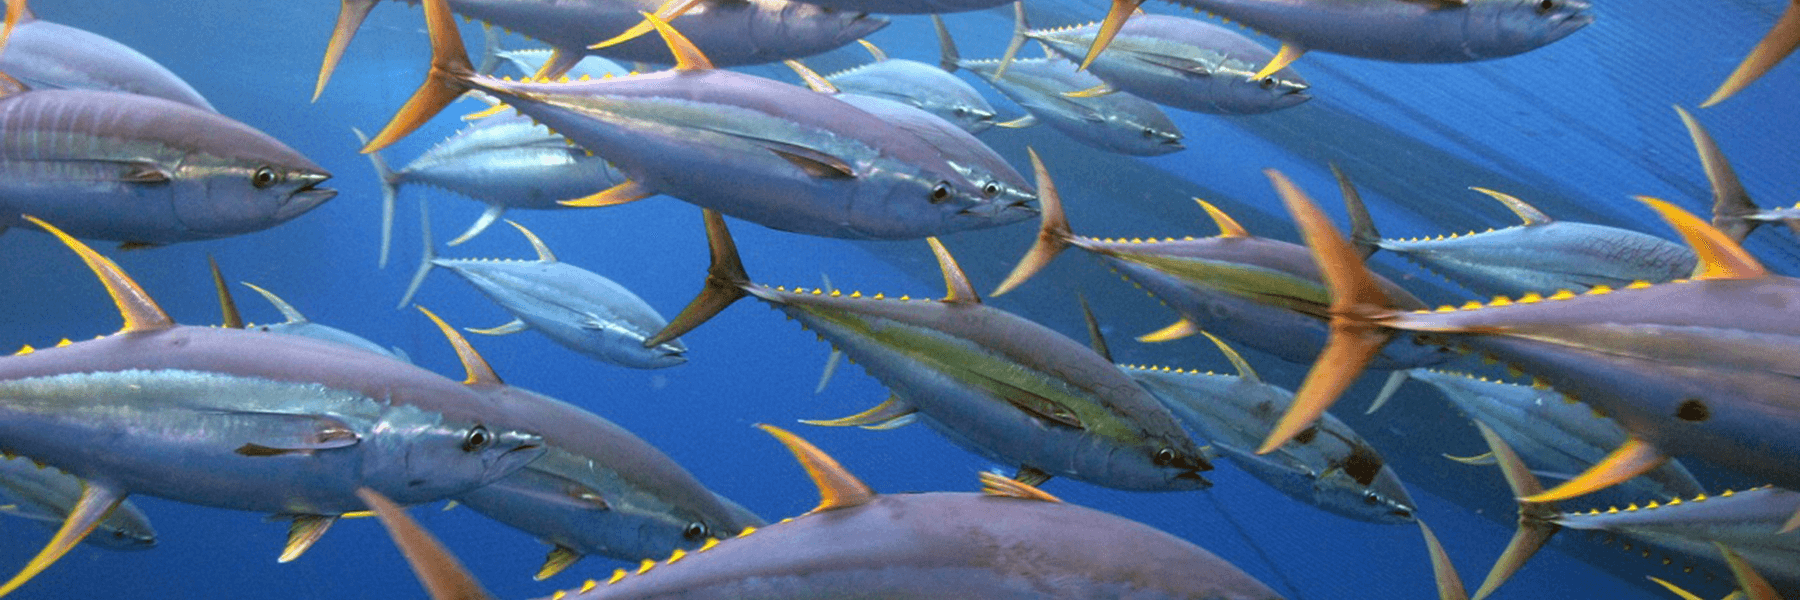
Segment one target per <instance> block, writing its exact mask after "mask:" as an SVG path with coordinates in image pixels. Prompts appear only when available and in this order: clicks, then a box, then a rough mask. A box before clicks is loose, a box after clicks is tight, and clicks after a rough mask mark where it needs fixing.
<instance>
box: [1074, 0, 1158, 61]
mask: <svg viewBox="0 0 1800 600" xmlns="http://www.w3.org/2000/svg"><path fill="white" fill-rule="evenodd" d="M1143 3H1144V0H1112V8H1111V9H1108V10H1107V12H1106V20H1104V21H1101V22H1100V28H1099V29H1098V30H1097V31H1095V32H1094V43H1093V44H1091V45H1089V46H1088V51H1087V56H1084V57H1082V59H1081V69H1080V70H1083V71H1085V70H1087V68H1088V65H1091V64H1094V59H1096V58H1099V57H1100V52H1101V51H1104V50H1106V47H1107V46H1108V45H1111V44H1112V41H1113V38H1114V37H1116V36H1118V35H1119V29H1120V28H1122V27H1124V26H1125V20H1126V19H1129V18H1131V15H1132V13H1134V12H1136V11H1137V8H1138V6H1140V5H1142V4H1143Z"/></svg>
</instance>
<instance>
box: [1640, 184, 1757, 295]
mask: <svg viewBox="0 0 1800 600" xmlns="http://www.w3.org/2000/svg"><path fill="white" fill-rule="evenodd" d="M1637 199H1638V200H1639V201H1641V202H1643V203H1644V204H1648V205H1650V208H1653V209H1656V212H1657V213H1658V214H1660V215H1662V218H1663V220H1665V221H1668V222H1669V226H1670V227H1674V228H1675V231H1676V232H1678V233H1680V234H1681V237H1682V239H1685V240H1687V243H1688V245H1689V246H1692V247H1693V248H1694V254H1697V255H1699V256H1700V263H1699V264H1698V265H1695V266H1694V279H1757V278H1761V277H1768V276H1769V271H1768V269H1764V268H1763V266H1762V263H1761V262H1759V261H1757V260H1756V257H1754V256H1751V255H1750V252H1748V251H1746V250H1744V247H1743V246H1739V245H1738V244H1737V242H1734V241H1731V238H1730V237H1728V236H1726V235H1725V232H1722V231H1719V229H1718V228H1717V227H1713V226H1712V224H1711V223H1708V222H1706V221H1705V220H1704V219H1701V218H1700V217H1696V216H1694V215H1693V213H1689V212H1688V211H1685V210H1682V209H1681V207H1679V206H1675V205H1674V204H1670V203H1668V202H1664V201H1662V200H1658V199H1656V198H1651V197H1649V196H1638V197H1637Z"/></svg>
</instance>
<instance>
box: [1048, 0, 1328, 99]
mask: <svg viewBox="0 0 1800 600" xmlns="http://www.w3.org/2000/svg"><path fill="white" fill-rule="evenodd" d="M1013 6H1014V13H1015V15H1016V19H1015V21H1014V22H1015V23H1016V25H1015V27H1016V28H1017V31H1016V33H1015V35H1016V36H1019V37H1020V38H1030V39H1034V40H1037V41H1039V42H1041V43H1043V44H1044V47H1045V48H1049V49H1050V50H1051V51H1054V52H1056V53H1057V54H1061V55H1062V56H1063V57H1065V58H1068V59H1069V60H1081V59H1082V58H1083V57H1084V56H1085V55H1086V53H1087V49H1088V47H1089V46H1092V45H1093V42H1094V38H1095V36H1096V35H1098V34H1099V30H1100V24H1099V23H1088V24H1086V25H1071V26H1067V27H1059V28H1055V29H1036V30H1033V29H1031V28H1030V27H1031V26H1030V25H1029V24H1027V23H1026V22H1025V4H1024V3H1023V2H1014V3H1013ZM1016 43H1018V42H1015V44H1016ZM1274 58H1275V53H1274V52H1270V51H1269V49H1267V48H1264V47H1262V45H1260V44H1257V43H1256V42H1255V41H1253V40H1251V39H1250V38H1248V37H1244V35H1243V34H1240V33H1238V32H1236V31H1232V30H1230V29H1227V28H1225V27H1221V26H1218V25H1214V24H1212V23H1208V22H1205V21H1201V20H1198V19H1188V18H1184V17H1170V16H1163V15H1139V16H1137V17H1134V18H1132V19H1131V20H1130V21H1128V22H1126V23H1125V26H1124V28H1122V29H1120V30H1119V33H1118V37H1116V38H1114V39H1113V43H1112V52H1108V53H1105V54H1101V55H1100V56H1099V58H1096V59H1094V62H1092V63H1090V64H1088V65H1087V69H1089V70H1091V71H1093V73H1094V74H1095V75H1097V76H1099V77H1100V79H1101V80H1103V81H1104V82H1105V83H1104V84H1103V85H1101V86H1098V87H1095V88H1093V89H1089V90H1083V91H1081V92H1078V93H1080V94H1084V95H1100V94H1110V93H1114V92H1127V93H1130V94H1132V95H1134V96H1137V97H1139V98H1143V99H1145V100H1149V101H1151V102H1155V103H1157V104H1161V105H1163V106H1168V107H1171V108H1179V109H1182V110H1191V111H1195V112H1202V113H1210V114H1219V115H1254V114H1262V113H1266V112H1272V111H1278V110H1281V109H1284V108H1290V107H1294V106H1299V105H1300V104H1301V103H1304V102H1306V101H1307V100H1311V99H1312V95H1310V94H1308V93H1306V91H1307V89H1309V88H1310V87H1312V86H1311V85H1310V84H1308V83H1307V82H1306V79H1305V78H1302V77H1300V75H1299V74H1298V73H1295V72H1294V70H1293V69H1281V70H1279V71H1277V72H1275V73H1271V74H1268V75H1264V76H1262V77H1252V75H1255V74H1257V72H1258V71H1260V70H1261V69H1262V68H1263V65H1266V64H1268V63H1269V61H1271V60H1274Z"/></svg>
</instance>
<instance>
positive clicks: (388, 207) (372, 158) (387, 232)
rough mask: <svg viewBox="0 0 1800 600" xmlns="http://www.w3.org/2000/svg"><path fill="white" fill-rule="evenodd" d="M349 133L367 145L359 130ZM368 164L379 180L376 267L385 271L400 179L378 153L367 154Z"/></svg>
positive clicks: (391, 243) (366, 140)
mask: <svg viewBox="0 0 1800 600" xmlns="http://www.w3.org/2000/svg"><path fill="white" fill-rule="evenodd" d="M350 131H353V132H356V139H358V140H362V143H364V144H368V143H369V136H367V135H364V134H363V132H362V130H361V129H357V128H355V127H352V128H350ZM369 164H370V165H373V166H374V167H375V177H376V178H377V179H380V180H381V259H380V260H379V261H377V265H378V266H380V267H381V268H383V269H385V268H387V263H388V249H389V248H390V247H391V246H392V245H393V243H394V199H395V198H396V197H398V196H399V195H400V177H399V176H397V175H395V174H394V170H393V169H390V168H388V164H387V159H384V158H382V157H381V153H380V152H370V153H369Z"/></svg>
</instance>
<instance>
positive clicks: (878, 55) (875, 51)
mask: <svg viewBox="0 0 1800 600" xmlns="http://www.w3.org/2000/svg"><path fill="white" fill-rule="evenodd" d="M856 43H858V44H862V47H863V49H864V50H868V51H869V56H873V57H875V62H881V61H884V60H887V59H888V56H887V53H886V52H882V51H881V49H880V48H877V47H875V44H874V43H872V42H870V41H869V40H865V39H858V40H856Z"/></svg>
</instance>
